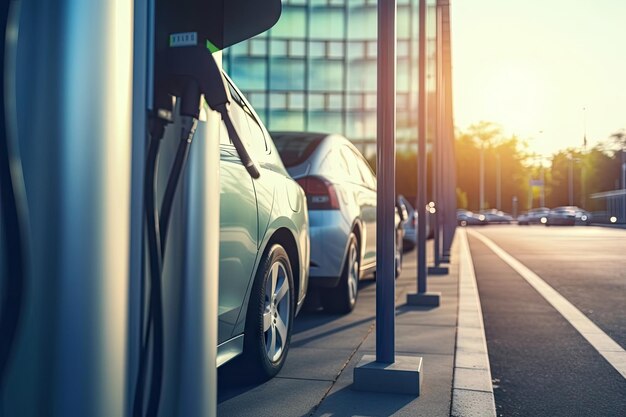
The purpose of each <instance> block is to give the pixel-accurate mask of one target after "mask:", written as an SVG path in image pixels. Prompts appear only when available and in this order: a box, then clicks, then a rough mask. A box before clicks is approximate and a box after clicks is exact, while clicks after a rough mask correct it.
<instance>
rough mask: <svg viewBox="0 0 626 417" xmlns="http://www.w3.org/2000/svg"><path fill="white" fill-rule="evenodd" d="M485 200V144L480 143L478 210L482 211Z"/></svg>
mask: <svg viewBox="0 0 626 417" xmlns="http://www.w3.org/2000/svg"><path fill="white" fill-rule="evenodd" d="M484 202H485V144H484V143H483V142H481V143H480V201H479V202H478V210H479V211H483V209H484V208H485V207H484V205H483V204H484Z"/></svg>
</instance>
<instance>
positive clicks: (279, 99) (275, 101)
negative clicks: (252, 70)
mask: <svg viewBox="0 0 626 417" xmlns="http://www.w3.org/2000/svg"><path fill="white" fill-rule="evenodd" d="M270 108H271V109H272V110H285V109H286V108H287V94H285V93H271V94H270Z"/></svg>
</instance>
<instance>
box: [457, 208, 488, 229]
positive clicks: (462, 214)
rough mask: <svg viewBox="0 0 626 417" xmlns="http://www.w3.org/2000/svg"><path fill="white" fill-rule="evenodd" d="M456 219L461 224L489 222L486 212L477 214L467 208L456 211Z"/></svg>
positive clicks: (474, 224) (478, 224)
mask: <svg viewBox="0 0 626 417" xmlns="http://www.w3.org/2000/svg"><path fill="white" fill-rule="evenodd" d="M456 221H457V224H458V225H459V226H484V225H486V224H487V219H486V217H485V215H484V214H476V213H473V212H471V211H469V210H465V209H459V210H457V211H456Z"/></svg>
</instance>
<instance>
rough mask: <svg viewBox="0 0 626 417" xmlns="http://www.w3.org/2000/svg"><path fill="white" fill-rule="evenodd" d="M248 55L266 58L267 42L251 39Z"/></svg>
mask: <svg viewBox="0 0 626 417" xmlns="http://www.w3.org/2000/svg"><path fill="white" fill-rule="evenodd" d="M248 53H249V54H250V56H266V55H267V40H265V39H252V40H251V41H250V49H249V51H248Z"/></svg>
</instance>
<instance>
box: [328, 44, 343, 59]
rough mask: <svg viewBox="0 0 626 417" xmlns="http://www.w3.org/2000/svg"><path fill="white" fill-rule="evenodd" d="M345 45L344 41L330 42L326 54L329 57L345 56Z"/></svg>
mask: <svg viewBox="0 0 626 417" xmlns="http://www.w3.org/2000/svg"><path fill="white" fill-rule="evenodd" d="M344 45H345V44H344V43H343V42H328V45H327V49H326V55H327V56H328V57H329V58H343V57H344V55H345V54H344Z"/></svg>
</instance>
